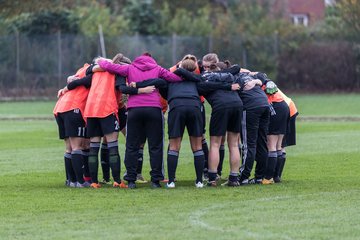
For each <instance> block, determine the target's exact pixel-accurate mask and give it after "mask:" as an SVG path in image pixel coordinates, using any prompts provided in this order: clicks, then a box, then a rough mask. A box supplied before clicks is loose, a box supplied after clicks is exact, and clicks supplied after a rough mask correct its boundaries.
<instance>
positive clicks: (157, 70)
mask: <svg viewBox="0 0 360 240" xmlns="http://www.w3.org/2000/svg"><path fill="white" fill-rule="evenodd" d="M98 64H99V66H100V67H101V68H102V69H103V70H105V71H108V72H110V73H113V74H119V75H121V76H124V77H127V81H128V83H131V82H141V81H143V80H147V79H150V78H162V79H165V80H167V81H169V82H179V81H181V78H180V77H178V76H177V75H175V74H173V73H171V72H169V71H168V70H166V69H164V68H162V67H160V66H159V65H158V64H157V63H156V61H155V60H154V59H153V58H152V57H149V56H144V55H142V56H140V57H137V58H136V59H135V60H134V61H133V62H132V64H130V65H119V64H113V63H110V62H108V61H105V60H100V61H99V63H98ZM134 107H158V108H161V103H160V94H159V91H158V90H157V89H156V91H154V92H152V93H147V94H138V95H130V96H129V99H128V105H127V108H134Z"/></svg>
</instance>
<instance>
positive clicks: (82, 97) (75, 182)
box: [53, 64, 91, 188]
mask: <svg viewBox="0 0 360 240" xmlns="http://www.w3.org/2000/svg"><path fill="white" fill-rule="evenodd" d="M88 66H89V64H85V65H84V66H83V67H82V68H80V69H79V70H78V71H77V73H76V74H75V75H74V76H75V77H76V78H78V77H85V71H86V69H87V68H88ZM89 78H91V76H89ZM88 93H89V90H88V89H86V88H85V87H81V88H78V89H77V90H76V91H72V92H67V93H64V92H63V89H61V90H59V92H58V97H59V100H58V101H57V103H56V106H55V108H54V110H53V113H54V115H55V118H56V122H57V124H58V127H59V137H60V139H64V140H65V146H66V150H65V154H64V159H65V170H66V185H68V186H70V187H80V188H82V187H88V186H89V185H90V184H89V183H88V182H85V180H84V170H83V166H84V160H83V152H82V149H83V141H84V138H85V134H86V131H85V121H84V118H83V113H84V109H85V104H86V100H87V97H88Z"/></svg>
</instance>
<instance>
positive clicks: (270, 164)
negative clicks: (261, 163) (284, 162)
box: [262, 135, 279, 185]
mask: <svg viewBox="0 0 360 240" xmlns="http://www.w3.org/2000/svg"><path fill="white" fill-rule="evenodd" d="M278 139H279V135H268V136H267V146H268V150H269V153H268V161H267V164H266V171H265V176H264V179H263V181H262V184H265V185H268V184H272V183H274V179H273V176H274V172H275V166H276V160H277V151H276V146H277V142H278Z"/></svg>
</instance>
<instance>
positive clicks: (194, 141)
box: [190, 136, 205, 188]
mask: <svg viewBox="0 0 360 240" xmlns="http://www.w3.org/2000/svg"><path fill="white" fill-rule="evenodd" d="M190 144H191V150H192V152H193V155H194V166H195V173H196V180H195V186H196V187H197V188H202V187H203V186H204V185H203V179H202V175H203V169H204V162H205V154H204V151H203V149H202V137H193V136H190Z"/></svg>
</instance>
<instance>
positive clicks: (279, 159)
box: [274, 134, 284, 183]
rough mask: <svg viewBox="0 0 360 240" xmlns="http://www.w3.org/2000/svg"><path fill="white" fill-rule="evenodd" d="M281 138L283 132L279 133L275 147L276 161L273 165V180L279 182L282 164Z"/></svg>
mask: <svg viewBox="0 0 360 240" xmlns="http://www.w3.org/2000/svg"><path fill="white" fill-rule="evenodd" d="M283 138H284V135H283V134H280V135H279V139H278V142H277V144H276V149H277V151H276V152H277V161H276V166H275V170H274V182H276V183H278V182H280V181H281V180H280V176H279V174H280V166H281V164H282V154H283V153H282V147H281V145H282V142H283Z"/></svg>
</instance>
